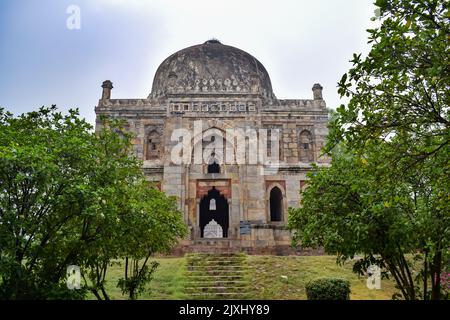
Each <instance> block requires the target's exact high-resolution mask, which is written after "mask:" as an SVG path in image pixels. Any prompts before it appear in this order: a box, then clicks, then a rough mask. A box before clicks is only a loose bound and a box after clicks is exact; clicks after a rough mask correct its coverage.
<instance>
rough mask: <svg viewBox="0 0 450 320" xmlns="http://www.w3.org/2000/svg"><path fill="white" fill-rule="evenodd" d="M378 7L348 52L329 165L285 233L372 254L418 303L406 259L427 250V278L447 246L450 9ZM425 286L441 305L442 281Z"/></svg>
mask: <svg viewBox="0 0 450 320" xmlns="http://www.w3.org/2000/svg"><path fill="white" fill-rule="evenodd" d="M376 5H377V6H378V7H379V8H380V15H381V26H380V27H379V28H376V29H370V30H367V31H368V33H369V42H370V43H372V44H373V46H372V48H371V51H370V52H369V54H368V55H367V56H366V57H361V55H357V54H354V55H353V59H352V60H351V62H352V68H351V69H350V70H349V71H348V72H347V73H346V74H344V75H343V76H342V78H341V80H340V81H339V83H338V93H339V94H340V95H341V96H348V97H350V98H351V99H350V102H349V103H348V104H347V105H345V106H344V105H342V106H340V107H338V108H337V110H336V113H335V114H333V116H332V120H331V122H330V126H329V129H330V130H329V137H328V142H327V152H328V153H329V154H331V156H332V167H331V168H321V169H318V170H317V172H316V174H315V175H311V176H310V181H309V187H308V189H307V190H306V191H304V192H303V193H302V199H303V200H302V208H300V209H296V210H291V212H290V226H291V227H292V228H293V229H294V230H296V238H295V240H297V241H302V243H304V244H305V245H321V246H324V248H325V249H326V250H327V251H328V252H330V253H335V254H337V255H338V257H339V258H340V259H346V258H348V257H352V256H354V255H356V254H357V253H363V254H365V255H367V256H369V257H371V256H373V255H379V256H380V257H381V260H382V261H383V262H384V263H385V265H386V268H388V269H389V270H390V271H391V273H392V274H393V275H394V278H395V280H396V281H397V283H398V284H399V287H400V288H401V289H402V294H403V296H404V297H405V298H408V299H415V298H417V297H418V296H419V295H420V294H421V293H420V291H417V290H416V284H414V283H413V282H412V280H411V279H412V277H410V276H408V273H409V272H410V270H409V267H408V265H407V264H406V263H405V262H404V260H405V254H407V253H413V252H416V251H418V250H419V251H421V250H424V251H425V250H426V251H427V252H428V254H427V258H425V259H424V261H425V262H424V266H423V270H422V271H423V274H426V276H425V279H426V278H428V280H430V279H431V280H432V279H434V278H435V277H438V271H437V270H440V268H441V264H442V261H443V260H442V259H444V257H443V255H445V254H447V253H445V250H443V248H448V247H449V246H450V234H449V228H448V226H449V225H450V205H449V204H450V201H448V199H450V183H448V181H450V118H449V115H450V114H449V111H450V110H449V107H448V106H449V105H450V94H449V92H450V90H449V89H450V64H449V59H448V56H449V55H448V53H449V48H450V46H449V41H450V38H449V34H450V26H449V22H450V20H449V18H448V17H449V6H448V3H447V2H446V1H443V0H413V1H409V0H408V1H406V0H383V1H376ZM424 244H427V246H426V247H425V245H424ZM431 256H434V257H438V258H436V259H434V260H433V259H432V258H431ZM424 270H425V271H424ZM428 283H432V291H433V295H432V296H433V297H434V298H435V299H437V298H439V290H440V288H439V283H436V282H433V281H429V282H428ZM424 286H425V288H424V290H423V291H425V292H426V291H427V285H426V281H425V282H424ZM426 296H427V294H422V297H426Z"/></svg>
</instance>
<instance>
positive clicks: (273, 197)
mask: <svg viewBox="0 0 450 320" xmlns="http://www.w3.org/2000/svg"><path fill="white" fill-rule="evenodd" d="M102 87H103V94H102V99H101V100H100V101H99V103H98V106H97V107H96V109H95V110H96V114H97V129H99V128H100V125H101V124H100V120H99V117H100V116H101V115H107V116H109V117H115V118H121V119H125V120H126V121H127V127H126V129H127V130H129V131H131V132H133V133H134V134H135V139H134V141H133V143H134V147H135V152H136V154H137V156H138V157H140V158H141V159H142V160H143V162H144V166H143V170H144V172H145V174H146V176H147V177H148V179H149V180H150V181H155V182H156V183H157V185H158V186H160V188H161V189H162V190H163V191H164V192H166V193H167V194H168V195H173V196H176V198H177V201H178V206H179V208H180V210H181V211H182V212H183V215H184V219H185V221H186V224H187V225H188V226H189V230H190V234H189V237H188V238H187V239H184V240H182V241H181V242H180V245H179V246H178V248H177V251H178V252H185V251H230V250H242V251H246V252H249V253H278V254H285V253H289V252H290V249H289V245H290V242H291V234H290V232H289V231H288V230H287V229H286V227H285V226H286V223H287V218H288V216H287V210H288V207H297V206H298V205H299V201H300V194H299V190H300V188H301V187H303V186H304V181H305V180H306V173H307V172H308V171H309V170H311V164H312V163H317V164H318V165H326V164H327V163H329V159H327V158H325V157H321V156H320V150H321V147H322V146H323V144H324V142H325V137H326V135H327V121H328V114H327V110H326V104H325V101H324V100H323V98H322V87H321V86H320V85H319V84H315V85H314V86H313V99H299V100H279V99H277V98H276V97H275V95H274V93H273V91H272V85H271V82H270V77H269V74H268V73H267V71H266V69H265V68H264V66H263V65H262V64H261V63H260V62H259V61H258V60H257V59H256V58H254V57H253V56H251V55H250V54H248V53H246V52H244V51H242V50H240V49H237V48H234V47H231V46H226V45H223V44H221V43H220V42H218V41H216V40H210V41H207V42H206V43H204V44H201V45H196V46H192V47H189V48H186V49H183V50H181V51H178V52H177V53H175V54H173V55H171V56H170V57H168V58H167V59H166V60H165V61H164V62H163V63H162V64H161V65H160V66H159V68H158V70H157V72H156V75H155V78H154V82H153V88H152V92H151V93H150V95H149V96H148V97H147V98H146V99H111V90H112V89H113V86H112V83H111V82H110V81H105V82H104V83H103V86H102ZM199 120H202V121H203V127H202V133H203V140H202V138H201V137H200V140H199V138H198V137H194V139H193V141H194V143H201V144H202V147H203V148H204V149H202V150H207V152H209V151H208V149H207V148H208V143H211V142H212V141H214V139H215V138H216V136H217V133H218V132H220V133H223V136H225V132H226V130H227V129H230V128H240V129H243V130H245V129H246V128H255V129H260V128H264V129H267V130H268V132H270V130H275V129H278V130H280V132H281V135H280V140H279V145H280V148H279V149H280V150H279V153H280V161H281V164H280V167H279V169H278V170H275V171H274V172H267V171H265V169H264V166H263V165H262V164H227V163H226V161H225V162H224V161H221V160H220V159H215V157H216V156H215V153H214V150H212V152H211V159H212V160H211V161H212V162H211V163H213V164H214V165H215V167H214V168H213V167H212V166H209V165H210V164H211V163H201V164H196V163H191V164H183V165H176V164H174V163H173V161H172V159H171V152H172V148H173V147H174V146H175V145H176V144H177V143H179V141H171V136H172V132H173V130H175V129H178V128H184V129H189V130H191V131H192V132H193V131H194V121H199ZM269 134H270V133H269ZM213 136H214V138H211V137H213ZM218 138H220V137H218ZM196 141H197V142H196ZM223 144H224V146H225V147H227V146H229V144H228V141H226V140H225V141H223ZM268 148H269V149H270V147H268ZM247 156H249V154H248V151H247ZM214 161H215V162H214ZM215 163H217V164H215ZM208 172H215V173H208ZM263 172H265V173H264V174H262V173H263ZM213 219H214V221H219V223H218V225H217V226H216V225H215V224H210V226H209V227H208V228H209V229H208V230H211V228H212V229H214V230H216V229H223V227H226V229H227V230H226V231H225V230H222V231H224V232H223V234H226V236H227V237H226V238H223V237H222V238H220V237H216V236H213V238H208V239H206V238H203V237H202V233H203V232H202V231H203V229H202V227H203V228H204V224H205V223H207V222H208V221H209V220H213ZM220 221H221V222H220ZM208 234H211V233H210V232H208ZM220 234H221V233H219V232H218V233H217V236H220Z"/></svg>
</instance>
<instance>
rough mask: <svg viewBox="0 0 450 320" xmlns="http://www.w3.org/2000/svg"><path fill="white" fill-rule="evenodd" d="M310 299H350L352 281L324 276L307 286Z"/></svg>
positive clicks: (307, 294)
mask: <svg viewBox="0 0 450 320" xmlns="http://www.w3.org/2000/svg"><path fill="white" fill-rule="evenodd" d="M305 288H306V296H307V297H308V300H350V282H349V281H348V280H344V279H336V278H324V279H318V280H314V281H311V282H309V283H308V284H307V285H306V286H305Z"/></svg>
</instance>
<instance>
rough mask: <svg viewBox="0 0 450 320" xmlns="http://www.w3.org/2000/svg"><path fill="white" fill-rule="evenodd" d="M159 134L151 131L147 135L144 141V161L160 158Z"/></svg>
mask: <svg viewBox="0 0 450 320" xmlns="http://www.w3.org/2000/svg"><path fill="white" fill-rule="evenodd" d="M161 142H162V141H161V134H160V133H159V132H158V131H156V130H152V131H150V132H149V133H148V134H147V137H146V139H145V159H146V160H153V159H159V158H160V156H161Z"/></svg>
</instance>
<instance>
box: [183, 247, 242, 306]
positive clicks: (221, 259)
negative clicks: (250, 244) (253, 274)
mask: <svg viewBox="0 0 450 320" xmlns="http://www.w3.org/2000/svg"><path fill="white" fill-rule="evenodd" d="M186 260H187V266H186V268H187V270H186V273H185V275H186V281H185V294H186V296H187V297H188V298H191V299H238V298H239V299H243V298H245V297H246V296H248V286H249V281H248V280H247V275H248V266H247V261H246V256H245V255H243V254H240V253H238V254H236V253H229V252H227V253H223V252H222V253H216V254H213V253H195V254H188V255H187V256H186Z"/></svg>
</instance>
